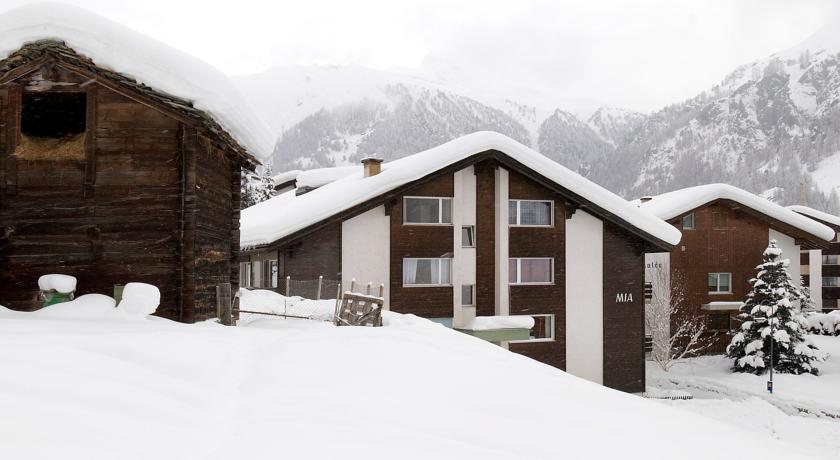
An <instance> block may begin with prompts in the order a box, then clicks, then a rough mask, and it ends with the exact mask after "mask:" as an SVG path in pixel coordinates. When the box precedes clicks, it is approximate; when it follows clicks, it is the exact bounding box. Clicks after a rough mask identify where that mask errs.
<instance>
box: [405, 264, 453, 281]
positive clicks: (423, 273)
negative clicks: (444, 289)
mask: <svg viewBox="0 0 840 460" xmlns="http://www.w3.org/2000/svg"><path fill="white" fill-rule="evenodd" d="M451 273H452V259H448V258H440V259H403V286H448V285H450V284H451V283H452V280H451Z"/></svg>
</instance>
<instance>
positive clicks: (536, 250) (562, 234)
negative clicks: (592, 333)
mask: <svg viewBox="0 0 840 460" xmlns="http://www.w3.org/2000/svg"><path fill="white" fill-rule="evenodd" d="M508 183H509V185H508V194H509V198H510V199H512V200H516V199H523V200H551V201H554V226H553V227H550V228H541V227H509V249H508V250H509V255H510V257H553V258H554V284H552V285H534V286H510V314H511V315H535V314H554V341H553V342H533V343H512V344H510V350H511V351H514V352H516V353H521V354H523V355H525V356H528V357H531V358H534V359H536V360H538V361H542V362H544V363H546V364H551V365H552V366H555V367H559V368H560V369H565V368H566V218H565V206H564V202H563V200H558V199H557V196H556V195H555V194H554V192H552V191H551V190H549V189H547V188H545V187H542V186H540V185H538V184H536V183H535V182H533V181H531V180H529V179H527V178H525V177H524V176H522V175H521V174H518V173H516V172H515V171H510V173H509V182H508ZM503 282H505V283H506V282H507V280H504V281H503Z"/></svg>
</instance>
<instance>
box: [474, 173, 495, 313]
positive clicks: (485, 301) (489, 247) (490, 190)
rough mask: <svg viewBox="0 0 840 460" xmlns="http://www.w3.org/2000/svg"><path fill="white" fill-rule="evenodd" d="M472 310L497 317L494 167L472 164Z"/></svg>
mask: <svg viewBox="0 0 840 460" xmlns="http://www.w3.org/2000/svg"><path fill="white" fill-rule="evenodd" d="M475 175H476V178H475V200H476V202H475V214H476V215H475V232H476V241H475V277H476V280H475V283H476V286H475V290H476V294H475V300H476V304H475V311H476V315H478V316H493V315H495V314H496V168H495V167H494V166H493V165H492V164H489V162H485V163H480V164H477V165H475Z"/></svg>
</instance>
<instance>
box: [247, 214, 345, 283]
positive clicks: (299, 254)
mask: <svg viewBox="0 0 840 460" xmlns="http://www.w3.org/2000/svg"><path fill="white" fill-rule="evenodd" d="M242 260H243V261H263V260H276V261H277V263H278V266H277V271H278V277H279V279H278V289H281V290H282V288H283V286H284V285H283V279H284V278H285V277H287V276H290V277H292V279H293V280H306V281H312V280H317V279H318V277H319V276H323V277H324V279H325V280H341V223H340V222H336V223H332V224H330V225H327V226H326V227H324V228H322V229H320V230H316V231H315V232H313V233H312V234H310V235H307V236H306V237H305V238H302V239H300V240H298V241H295V242H293V243H291V244H287V245H284V246H280V247H279V248H275V247H272V248H270V249H262V250H257V251H250V252H249V253H248V254H246V255H245V256H244V257H242ZM346 288H347V289H350V287H349V286H346ZM330 294H331V295H332V294H334V293H330Z"/></svg>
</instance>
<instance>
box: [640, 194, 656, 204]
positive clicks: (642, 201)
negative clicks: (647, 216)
mask: <svg viewBox="0 0 840 460" xmlns="http://www.w3.org/2000/svg"><path fill="white" fill-rule="evenodd" d="M652 199H653V197H652V196H650V195H648V196H643V197H641V198H639V202H640V203H647V202H648V201H650V200H652Z"/></svg>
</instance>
